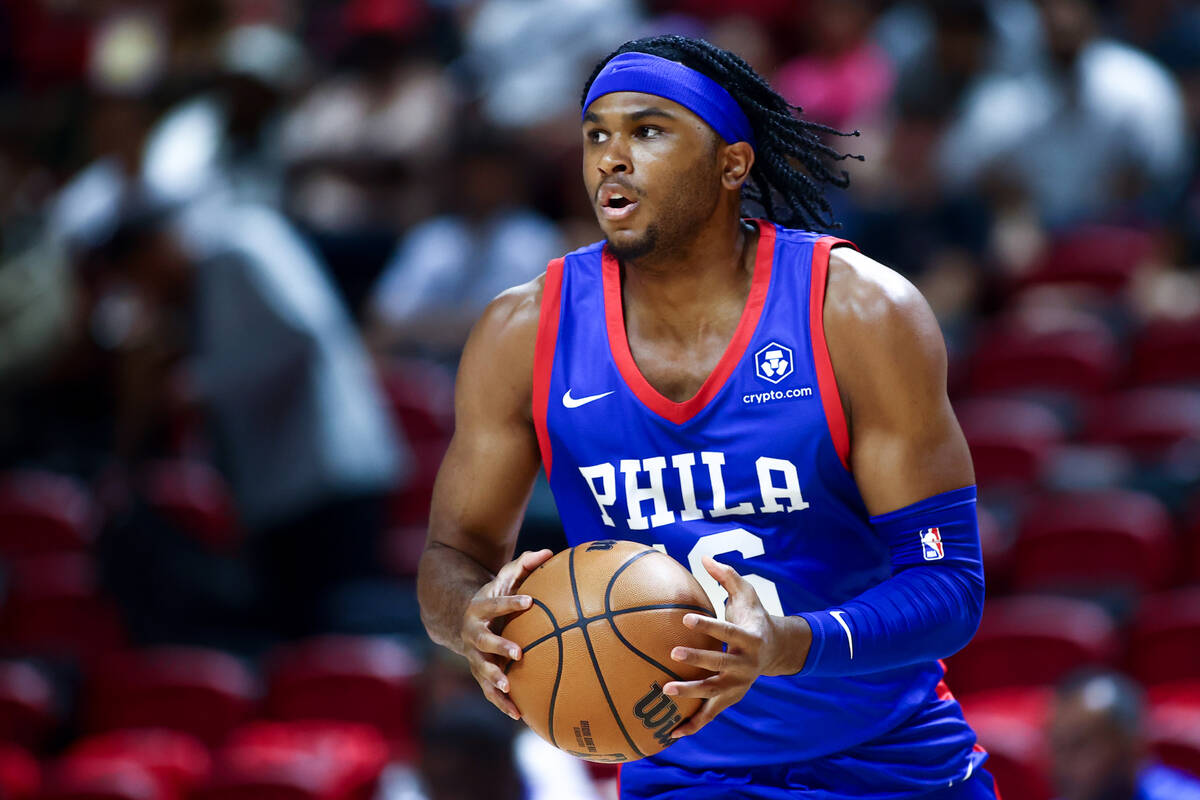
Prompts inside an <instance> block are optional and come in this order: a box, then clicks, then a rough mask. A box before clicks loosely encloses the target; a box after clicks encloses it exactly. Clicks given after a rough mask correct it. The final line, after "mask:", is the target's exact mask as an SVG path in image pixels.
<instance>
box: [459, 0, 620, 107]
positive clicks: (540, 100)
mask: <svg viewBox="0 0 1200 800" xmlns="http://www.w3.org/2000/svg"><path fill="white" fill-rule="evenodd" d="M640 21H641V12H640V9H639V8H638V4H637V3H636V2H635V1H634V0H574V2H571V3H563V2H561V0H482V2H480V3H479V4H478V5H477V6H476V7H475V8H474V10H473V11H472V15H471V17H470V19H469V20H468V22H467V23H466V25H465V26H464V29H463V45H464V50H465V52H464V53H463V62H464V63H463V67H464V68H465V69H466V70H468V72H469V73H470V76H471V85H472V86H474V87H476V88H477V89H478V90H479V98H480V102H481V103H482V108H483V113H484V116H485V117H486V118H487V119H488V121H489V122H491V123H493V124H495V125H499V126H501V127H508V128H511V127H520V126H529V125H537V124H540V123H544V122H548V121H550V120H551V119H553V118H554V117H556V116H559V115H562V114H564V113H565V112H568V111H572V110H573V111H575V112H578V108H579V93H580V90H581V89H582V87H583V82H584V80H585V79H586V78H587V76H588V74H589V73H590V72H591V70H592V67H594V66H595V64H596V62H597V61H599V60H600V59H601V58H603V57H604V56H605V55H607V54H608V53H610V52H611V51H612V50H614V49H616V48H617V47H618V46H619V45H620V44H621V43H622V42H624V41H626V40H627V39H632V38H634V36H635V34H636V32H637V25H638V23H639V22H640ZM575 119H576V121H578V115H577V113H576V117H575Z"/></svg>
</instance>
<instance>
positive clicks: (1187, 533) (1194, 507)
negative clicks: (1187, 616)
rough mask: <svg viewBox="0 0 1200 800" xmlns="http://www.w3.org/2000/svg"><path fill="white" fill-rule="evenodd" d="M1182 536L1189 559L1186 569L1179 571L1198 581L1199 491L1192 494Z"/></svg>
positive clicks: (1199, 542)
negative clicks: (1188, 551)
mask: <svg viewBox="0 0 1200 800" xmlns="http://www.w3.org/2000/svg"><path fill="white" fill-rule="evenodd" d="M1183 538H1184V542H1185V544H1186V546H1187V548H1188V549H1189V550H1190V553H1189V554H1188V555H1189V556H1190V559H1189V561H1188V563H1187V566H1186V569H1185V570H1181V571H1186V572H1187V577H1188V578H1189V579H1191V580H1192V581H1195V582H1197V583H1200V492H1197V493H1196V494H1195V495H1193V497H1192V502H1191V509H1190V510H1189V511H1188V513H1187V515H1186V516H1185V518H1184V524H1183Z"/></svg>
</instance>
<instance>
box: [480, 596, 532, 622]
mask: <svg viewBox="0 0 1200 800" xmlns="http://www.w3.org/2000/svg"><path fill="white" fill-rule="evenodd" d="M531 605H533V598H532V597H530V596H529V595H527V594H506V595H501V596H499V597H480V598H477V599H476V600H475V601H474V602H472V603H471V609H470V613H471V614H473V615H474V616H476V617H479V618H481V619H482V620H484V621H485V622H491V621H492V620H494V619H495V618H496V617H503V616H504V615H505V614H515V613H517V612H518V611H524V610H525V609H527V608H529V607H530V606H531Z"/></svg>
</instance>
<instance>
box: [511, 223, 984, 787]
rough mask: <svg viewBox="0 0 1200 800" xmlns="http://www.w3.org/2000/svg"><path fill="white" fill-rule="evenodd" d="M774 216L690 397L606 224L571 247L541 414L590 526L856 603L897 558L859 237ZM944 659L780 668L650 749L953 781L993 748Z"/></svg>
mask: <svg viewBox="0 0 1200 800" xmlns="http://www.w3.org/2000/svg"><path fill="white" fill-rule="evenodd" d="M757 225H758V228H759V239H758V245H757V247H758V250H757V255H756V258H755V266H754V275H753V278H752V281H751V287H750V294H749V298H748V300H747V302H746V306H745V309H744V311H743V314H742V317H741V320H740V321H739V323H738V326H737V329H736V331H735V333H734V335H733V339H732V341H731V342H730V344H729V346H728V348H727V350H726V352H725V353H724V355H723V357H722V358H721V360H720V362H719V363H718V364H717V366H716V368H715V369H714V370H713V372H712V374H711V375H710V376H709V377H708V379H707V380H706V381H705V382H704V384H703V386H702V387H701V389H700V390H699V392H698V393H697V394H696V395H695V397H693V398H691V399H689V400H687V401H685V402H682V403H679V402H673V401H672V400H670V399H668V398H666V397H663V396H662V395H660V394H659V393H658V392H657V391H656V390H655V389H654V388H653V387H652V386H651V385H650V384H649V383H648V382H647V381H646V379H645V378H644V377H643V376H642V374H641V372H640V371H639V370H638V367H637V365H636V364H635V362H634V360H633V357H632V355H631V353H630V349H629V344H628V341H627V339H626V335H625V321H624V312H623V309H622V301H621V285H620V266H619V264H618V262H617V260H616V259H615V258H614V257H613V256H612V255H611V254H610V253H609V252H608V251H607V250H606V249H605V248H604V247H603V243H598V244H594V245H591V246H589V247H585V248H582V249H580V250H577V251H575V252H573V253H571V254H569V255H567V256H565V257H564V258H562V259H557V260H555V261H554V262H551V264H550V266H549V268H548V269H547V274H546V281H545V289H544V295H543V304H542V309H541V321H540V326H539V332H538V340H537V347H536V355H535V364H534V389H533V393H534V418H535V427H536V428H537V435H538V442H539V446H540V448H541V451H542V457H543V462H544V466H545V468H546V472H547V475H548V476H549V480H550V486H551V488H552V490H553V492H554V498H555V502H556V504H557V506H558V510H559V514H560V516H561V518H562V522H563V526H564V527H565V529H566V533H567V538H568V541H569V543H570V544H571V545H575V544H578V543H580V542H586V541H590V540H594V539H630V540H633V541H638V542H643V543H645V544H648V545H653V546H656V547H659V548H660V549H663V550H665V551H666V552H667V553H669V554H670V555H671V556H673V557H674V558H675V559H677V560H678V561H680V562H681V563H683V564H684V565H685V566H687V567H689V568H690V569H691V571H692V574H693V575H695V576H696V578H697V579H698V580H699V581H700V583H701V585H702V586H703V587H704V588H705V590H706V591H707V592H708V593H709V595H710V597H711V598H712V600H713V602H714V606H716V608H717V610H718V613H720V612H721V611H722V609H723V603H724V599H725V592H724V590H723V589H721V587H720V586H719V584H717V582H716V581H715V580H714V579H713V578H712V577H711V576H709V575H708V573H707V572H706V571H705V569H704V568H703V566H702V565H701V558H702V557H703V556H705V555H711V556H714V557H716V558H717V559H718V560H720V561H723V562H724V563H727V564H729V565H730V566H732V567H734V568H735V569H736V570H737V571H738V572H739V573H741V574H742V575H744V576H745V577H746V578H747V579H748V580H749V581H751V582H752V583H753V585H754V587H755V589H756V591H757V592H758V596H759V598H760V599H761V600H762V603H763V605H764V606H765V607H766V609H767V610H768V611H770V612H771V613H774V614H781V615H782V614H795V613H798V612H803V611H817V610H823V609H826V608H828V607H831V606H836V605H838V604H840V603H844V602H846V601H848V600H850V599H852V598H854V597H855V596H857V595H859V594H860V593H862V592H863V591H865V590H866V589H868V588H870V587H872V586H874V585H876V584H878V583H880V582H881V581H883V580H885V579H887V578H888V577H889V576H890V575H891V567H890V562H889V550H888V547H887V546H886V544H885V543H884V542H882V541H881V540H880V539H879V537H878V536H877V535H876V533H875V532H874V531H873V529H872V527H871V525H870V523H869V521H868V519H869V515H868V512H867V509H866V507H865V505H864V504H863V500H862V497H861V496H860V494H859V491H858V488H857V485H856V484H855V481H854V478H853V476H852V475H851V473H850V471H849V469H848V468H847V458H848V451H849V437H848V432H847V427H846V421H845V417H844V415H843V412H842V407H841V401H840V399H839V397H838V390H837V385H836V382H835V381H834V375H833V369H832V366H831V364H830V359H829V354H828V350H827V349H826V346H825V336H824V327H823V325H822V305H823V301H824V290H825V278H826V272H827V268H828V261H829V251H830V249H831V248H832V247H833V246H834V245H836V244H842V243H843V242H841V240H837V239H833V238H830V237H822V236H819V235H817V234H813V233H808V232H804V231H796V230H788V229H785V228H778V227H776V226H774V225H772V224H771V223H769V222H765V221H758V222H757ZM846 244H848V243H846ZM943 674H944V671H943V669H942V667H941V665H940V664H939V663H938V662H936V661H930V662H928V663H923V664H917V665H912V666H905V667H902V668H898V669H893V670H888V671H886V672H879V673H874V674H867V675H855V676H852V677H823V678H814V677H803V678H801V677H797V676H784V677H761V678H759V679H758V681H757V682H756V683H755V684H754V686H753V687H752V688H751V689H750V691H749V692H748V693H747V694H746V696H745V697H744V698H743V699H742V700H741V701H740V702H738V703H737V704H736V705H734V706H732V707H731V708H729V709H727V710H726V711H725V712H723V713H722V714H721V715H720V716H718V717H717V718H716V719H715V720H714V721H713V722H711V723H710V724H709V725H707V726H706V727H705V728H704V729H703V730H701V731H700V732H699V733H698V734H696V735H694V736H689V737H684V738H683V739H681V740H679V741H678V742H677V743H675V744H674V745H672V746H671V747H669V748H668V749H666V750H664V751H663V752H662V753H660V754H658V755H657V756H654V757H653V758H652V759H649V761H651V762H652V763H656V764H662V765H670V766H671V767H672V768H682V769H685V770H697V771H705V770H722V769H742V768H747V767H756V766H763V767H768V766H777V765H783V764H794V763H797V762H803V761H811V760H817V759H824V758H827V757H835V755H836V758H841V759H845V767H846V770H847V772H848V773H850V772H853V773H854V774H855V778H854V780H855V781H856V782H860V783H862V785H863V788H862V791H861V792H860V794H859V796H863V797H865V796H869V795H870V789H871V787H872V786H876V787H890V788H889V789H888V790H886V791H890V792H892V793H891V794H886V796H889V797H904V796H909V794H912V795H915V794H919V793H921V792H923V791H928V790H929V789H930V788H932V787H936V786H947V785H949V784H950V783H952V782H954V781H958V780H961V779H963V778H965V777H967V776H969V775H970V774H971V772H972V771H973V770H974V769H975V768H976V767H977V766H978V765H979V763H980V762H981V761H982V760H983V758H984V757H985V755H984V754H983V753H982V751H980V750H979V749H978V748H977V747H975V736H974V733H973V732H972V731H971V729H970V727H969V726H968V725H967V724H966V722H965V721H963V718H962V713H961V711H960V709H959V707H958V704H957V703H956V702H954V701H953V699H952V698H950V697H949V696H948V693H947V692H946V691H945V686H944V684H942V683H941V681H942V677H943ZM876 773H877V774H876ZM881 796H885V795H881Z"/></svg>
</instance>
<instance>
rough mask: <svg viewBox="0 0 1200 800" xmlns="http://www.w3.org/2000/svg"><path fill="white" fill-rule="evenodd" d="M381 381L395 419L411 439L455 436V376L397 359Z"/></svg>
mask: <svg viewBox="0 0 1200 800" xmlns="http://www.w3.org/2000/svg"><path fill="white" fill-rule="evenodd" d="M380 380H381V382H382V384H383V390H384V394H385V395H386V396H387V400H388V404H389V406H390V407H391V409H392V417H393V419H394V420H395V421H396V423H397V424H398V425H399V426H400V428H401V429H402V430H403V431H404V433H405V436H407V437H408V439H409V440H410V441H411V440H415V439H443V440H444V439H449V438H450V436H451V435H452V434H453V433H454V376H453V375H451V374H450V372H449V371H447V370H445V369H443V368H442V367H439V366H437V365H436V364H430V363H426V362H423V361H415V360H393V361H390V362H389V363H388V364H387V365H386V366H385V367H384V368H383V370H382V374H381V375H380Z"/></svg>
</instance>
